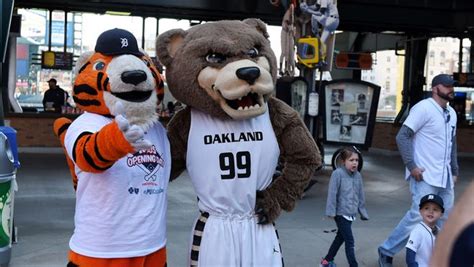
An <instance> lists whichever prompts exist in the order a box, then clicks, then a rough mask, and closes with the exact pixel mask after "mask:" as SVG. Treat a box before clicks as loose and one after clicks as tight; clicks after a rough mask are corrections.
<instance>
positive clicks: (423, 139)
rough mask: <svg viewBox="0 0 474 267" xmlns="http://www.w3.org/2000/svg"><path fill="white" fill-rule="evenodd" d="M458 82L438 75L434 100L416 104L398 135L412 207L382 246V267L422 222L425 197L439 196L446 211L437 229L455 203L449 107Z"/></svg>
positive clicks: (453, 125) (453, 138) (386, 266)
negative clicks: (422, 206)
mask: <svg viewBox="0 0 474 267" xmlns="http://www.w3.org/2000/svg"><path fill="white" fill-rule="evenodd" d="M454 84H455V80H453V78H452V77H451V76H449V75H447V74H439V75H436V76H435V77H434V78H433V80H432V83H431V87H432V97H431V98H428V99H424V100H422V101H420V102H419V103H417V104H416V105H415V106H413V108H412V109H411V111H410V114H409V115H408V117H407V119H406V120H405V122H404V123H403V125H402V127H401V128H400V131H399V132H398V134H397V137H396V140H397V145H398V149H399V151H400V155H401V157H402V159H403V162H404V164H405V166H406V175H405V179H406V180H408V182H409V184H410V192H411V197H412V204H411V208H410V210H409V211H407V213H406V214H405V216H404V217H403V218H402V219H401V221H400V222H399V224H398V225H397V226H396V227H395V229H394V230H393V231H392V233H391V234H390V236H389V237H388V238H387V239H386V240H385V241H384V242H383V243H382V244H381V245H380V246H379V248H378V255H379V259H378V261H379V266H380V267H391V266H392V261H393V257H394V255H395V254H396V253H398V252H399V251H400V250H401V249H402V248H403V247H404V246H405V245H406V243H407V240H408V237H409V235H410V232H411V231H412V230H413V228H414V227H415V225H416V224H418V223H419V222H420V221H421V216H420V213H419V207H418V203H420V200H421V198H422V197H423V196H425V195H428V194H437V195H439V196H440V197H441V198H442V199H443V201H444V208H445V212H444V214H443V216H442V217H441V219H440V221H439V223H438V226H442V224H443V223H444V221H446V219H447V217H448V215H449V212H450V210H451V208H452V206H453V201H454V184H455V183H456V180H457V176H458V174H459V167H458V162H457V152H456V150H457V149H456V122H457V118H456V112H455V111H454V109H453V108H452V107H450V106H449V105H448V102H449V101H451V100H453V99H454V88H453V86H454Z"/></svg>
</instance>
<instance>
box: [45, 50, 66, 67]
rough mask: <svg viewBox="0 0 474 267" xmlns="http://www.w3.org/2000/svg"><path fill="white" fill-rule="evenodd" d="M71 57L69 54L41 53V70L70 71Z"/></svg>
mask: <svg viewBox="0 0 474 267" xmlns="http://www.w3.org/2000/svg"><path fill="white" fill-rule="evenodd" d="M72 57H73V55H72V53H69V52H66V53H63V52H55V51H41V68H42V69H58V70H72V63H73V60H72Z"/></svg>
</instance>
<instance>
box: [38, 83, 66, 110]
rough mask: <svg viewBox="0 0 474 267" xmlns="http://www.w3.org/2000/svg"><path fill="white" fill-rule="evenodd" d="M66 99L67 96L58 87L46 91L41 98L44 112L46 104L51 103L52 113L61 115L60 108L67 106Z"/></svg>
mask: <svg viewBox="0 0 474 267" xmlns="http://www.w3.org/2000/svg"><path fill="white" fill-rule="evenodd" d="M68 98H69V94H68V93H67V92H66V91H64V89H62V88H61V87H59V86H56V88H54V89H48V90H47V91H46V92H45V93H44V97H43V107H44V110H45V111H47V106H48V105H47V103H48V102H51V103H52V106H53V108H54V112H58V113H61V107H62V106H65V105H67V99H68Z"/></svg>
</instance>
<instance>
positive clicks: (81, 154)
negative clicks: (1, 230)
mask: <svg viewBox="0 0 474 267" xmlns="http://www.w3.org/2000/svg"><path fill="white" fill-rule="evenodd" d="M163 94H164V86H163V81H162V79H161V75H160V74H159V73H158V71H157V69H156V68H155V66H154V65H153V63H152V61H151V59H150V58H149V57H148V56H147V55H146V54H144V52H143V51H141V50H140V49H139V48H138V45H137V41H136V39H135V37H134V36H133V35H132V34H131V33H130V32H128V31H126V30H122V29H112V30H108V31H105V32H103V33H102V34H101V35H100V36H99V37H98V39H97V43H96V47H95V51H94V52H85V53H83V54H82V55H81V57H80V58H79V59H78V60H77V62H76V69H75V82H74V88H73V99H74V101H75V103H76V105H77V106H78V107H79V108H81V109H82V110H83V111H85V112H84V113H83V114H82V115H80V116H79V117H77V118H76V119H75V120H74V121H73V122H72V123H71V121H70V120H68V119H67V118H60V119H58V120H56V121H55V124H54V131H55V133H56V135H57V136H58V137H59V139H60V141H61V143H62V145H63V148H64V149H65V151H66V158H67V161H68V164H69V166H70V170H71V174H72V176H73V180H74V188H75V189H76V208H75V216H74V225H75V229H74V233H73V235H72V237H71V239H70V242H69V246H70V252H69V260H70V263H69V265H68V266H70V267H72V266H97V267H101V266H109V267H118V266H120V267H122V266H123V267H146V266H165V265H166V247H165V246H166V208H167V199H166V191H167V187H168V181H169V177H170V172H171V155H170V145H169V141H168V139H167V137H166V130H165V128H164V127H163V126H162V125H161V123H160V122H159V121H158V114H157V106H158V104H159V103H160V101H161V100H162V99H163Z"/></svg>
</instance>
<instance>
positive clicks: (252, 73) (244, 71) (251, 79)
mask: <svg viewBox="0 0 474 267" xmlns="http://www.w3.org/2000/svg"><path fill="white" fill-rule="evenodd" d="M235 74H236V75H237V77H238V78H239V79H241V80H244V81H246V82H248V83H249V84H250V85H253V84H254V83H255V81H256V80H257V79H258V77H260V69H259V68H257V67H243V68H239V69H237V70H236V71H235Z"/></svg>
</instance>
